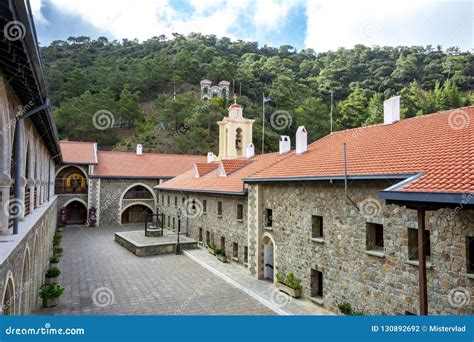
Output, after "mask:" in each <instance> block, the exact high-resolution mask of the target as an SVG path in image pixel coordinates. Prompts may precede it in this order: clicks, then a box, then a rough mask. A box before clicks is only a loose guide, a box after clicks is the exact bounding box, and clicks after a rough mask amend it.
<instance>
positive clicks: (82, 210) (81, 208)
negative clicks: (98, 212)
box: [65, 200, 87, 224]
mask: <svg viewBox="0 0 474 342" xmlns="http://www.w3.org/2000/svg"><path fill="white" fill-rule="evenodd" d="M65 208H66V224H84V223H86V219H87V208H86V206H85V205H84V203H82V202H80V201H78V200H72V201H70V202H69V203H68V204H67V205H66V206H65Z"/></svg>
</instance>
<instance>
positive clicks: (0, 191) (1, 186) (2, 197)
mask: <svg viewBox="0 0 474 342" xmlns="http://www.w3.org/2000/svg"><path fill="white" fill-rule="evenodd" d="M10 186H11V180H9V179H8V180H0V235H8V234H10V231H9V229H8V210H5V209H4V208H5V205H6V203H7V202H8V201H9V200H10Z"/></svg>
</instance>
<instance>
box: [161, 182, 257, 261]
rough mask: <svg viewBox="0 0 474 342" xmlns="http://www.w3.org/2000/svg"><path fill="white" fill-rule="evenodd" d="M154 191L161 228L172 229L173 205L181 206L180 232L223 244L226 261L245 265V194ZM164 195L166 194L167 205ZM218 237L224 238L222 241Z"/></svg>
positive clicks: (246, 238)
mask: <svg viewBox="0 0 474 342" xmlns="http://www.w3.org/2000/svg"><path fill="white" fill-rule="evenodd" d="M158 195H159V202H160V212H161V213H162V214H164V217H165V228H167V229H170V230H173V231H176V229H177V224H178V223H177V222H178V217H177V207H181V208H182V209H181V211H182V215H181V232H182V233H184V234H186V235H188V236H189V237H191V238H193V239H195V240H198V241H200V242H202V244H203V245H207V243H208V242H209V243H215V244H216V246H217V248H222V247H224V248H225V251H226V255H227V258H228V260H229V261H231V262H234V263H238V264H241V265H244V266H246V264H247V263H246V260H247V256H246V250H247V248H248V234H247V196H234V195H218V194H203V193H180V192H177V191H164V190H160V191H159V192H158ZM168 197H169V198H170V199H169V205H168ZM175 197H176V198H177V200H176V201H177V207H175ZM193 200H194V201H195V208H196V210H195V212H193V211H192V210H190V209H192V208H191V207H192V201H193ZM218 202H221V203H222V215H220V216H219V215H218ZM204 203H205V204H204ZM238 205H241V206H242V218H241V219H240V218H238V213H237V211H238ZM204 206H205V208H204ZM173 219H174V222H175V227H174V228H173ZM168 222H169V223H168ZM200 234H201V235H200ZM222 238H224V240H223V241H222ZM208 240H209V241H208ZM222 242H224V246H222V245H221V243H222Z"/></svg>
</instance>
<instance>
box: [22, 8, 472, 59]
mask: <svg viewBox="0 0 474 342" xmlns="http://www.w3.org/2000/svg"><path fill="white" fill-rule="evenodd" d="M30 2H31V6H32V9H33V13H34V17H35V22H36V26H37V32H38V36H39V41H40V44H41V45H47V44H49V43H50V42H51V41H53V40H56V39H63V40H65V39H67V38H68V37H69V36H74V35H76V36H77V35H86V36H90V37H94V38H96V37H98V36H106V37H108V38H109V39H122V38H129V39H133V38H138V39H139V40H145V39H148V38H150V37H153V36H158V35H160V34H165V35H166V36H168V37H171V34H172V33H173V32H178V33H182V34H186V33H190V32H201V33H203V34H214V35H216V36H218V37H222V36H227V37H230V38H233V39H243V40H251V41H258V42H259V43H260V44H261V45H263V44H268V45H272V46H278V45H282V44H289V45H292V46H294V47H296V48H298V49H302V48H313V49H314V50H316V51H327V50H335V49H337V48H338V47H352V46H354V44H365V45H369V46H372V45H390V46H396V45H428V44H431V45H434V46H436V45H442V46H443V47H450V46H459V47H460V48H462V49H463V50H468V49H472V48H473V40H474V39H473V35H474V33H473V32H474V20H473V19H474V5H473V4H474V2H473V1H471V0H460V1H456V0H454V1H453V0H451V1H449V0H397V1H385V0H352V1H342V0H30Z"/></svg>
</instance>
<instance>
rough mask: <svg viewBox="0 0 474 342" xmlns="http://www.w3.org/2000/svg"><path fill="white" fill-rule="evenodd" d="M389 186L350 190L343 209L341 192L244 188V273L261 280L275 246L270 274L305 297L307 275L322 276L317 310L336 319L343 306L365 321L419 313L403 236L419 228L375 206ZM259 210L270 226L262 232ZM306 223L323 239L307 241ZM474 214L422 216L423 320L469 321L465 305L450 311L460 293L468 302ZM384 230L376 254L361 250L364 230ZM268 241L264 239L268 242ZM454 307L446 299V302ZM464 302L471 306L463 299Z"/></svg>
mask: <svg viewBox="0 0 474 342" xmlns="http://www.w3.org/2000/svg"><path fill="white" fill-rule="evenodd" d="M389 185H390V184H388V182H364V183H352V184H350V186H349V189H350V190H349V196H350V197H351V199H352V200H353V201H354V202H355V203H356V204H357V206H358V207H359V209H358V208H356V206H354V205H353V204H351V203H348V202H346V200H345V193H344V184H343V183H342V182H339V183H333V184H330V183H329V182H326V183H322V182H321V183H307V184H305V185H303V184H299V185H296V184H281V183H280V184H278V185H271V184H264V185H262V184H256V185H251V186H250V187H249V194H248V233H249V234H248V239H249V269H250V272H251V273H252V274H253V275H255V276H256V277H258V278H262V277H263V261H262V260H263V244H264V241H265V236H266V237H271V240H272V241H274V268H275V274H276V273H288V272H293V273H294V275H295V278H296V279H298V280H300V281H301V285H302V289H303V291H302V292H303V296H304V297H307V298H309V297H311V270H312V269H313V270H316V271H319V272H322V274H323V296H322V298H315V301H317V302H318V304H319V305H323V306H324V307H325V308H327V309H329V310H331V311H334V312H339V310H338V308H337V307H338V305H339V304H341V303H349V304H350V305H351V306H352V308H354V309H357V310H361V311H363V312H364V313H365V314H396V315H399V314H402V315H403V314H406V313H415V314H416V313H418V307H419V305H418V266H417V261H414V260H409V229H414V230H415V231H416V229H417V228H418V223H417V213H416V211H415V210H410V209H406V208H405V207H399V206H396V205H385V203H384V201H382V200H377V194H378V191H380V189H384V188H386V187H388V186H389ZM265 209H271V210H272V216H273V218H272V219H273V224H272V227H271V228H266V227H264V223H263V222H264V212H265ZM312 215H317V216H321V217H322V218H323V237H322V238H318V239H313V238H312ZM472 218H474V212H473V210H464V211H463V210H456V209H454V210H452V209H444V210H438V211H427V212H426V229H427V230H429V232H430V249H431V257H430V260H429V262H428V269H427V281H428V306H429V314H446V315H456V314H473V313H474V312H473V309H472V308H473V307H472V304H471V305H463V306H461V307H456V305H455V304H454V305H452V304H450V292H451V293H452V291H455V290H456V289H459V290H461V291H464V293H467V295H468V296H470V303H473V302H474V301H473V300H474V298H473V296H474V277H473V275H472V274H467V260H466V259H467V256H466V254H467V248H466V239H467V237H469V236H470V237H472V236H474V222H473V220H472ZM368 223H369V224H371V223H375V224H381V225H383V240H384V247H383V250H382V252H380V251H379V252H375V253H371V252H370V251H369V252H368V250H367V230H368V229H369V228H368V226H367V224H368ZM267 241H268V239H267ZM451 299H452V298H451ZM468 299H469V298H468Z"/></svg>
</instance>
